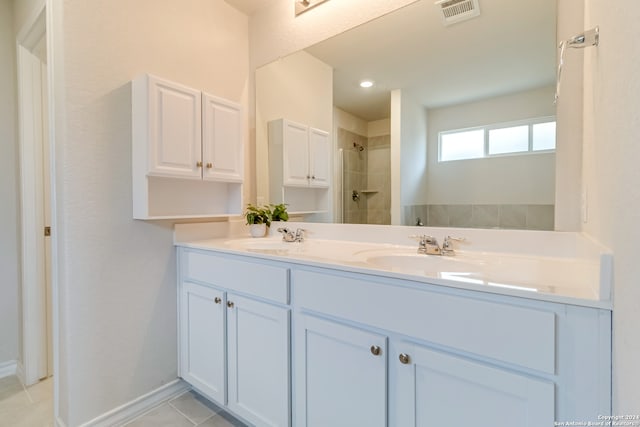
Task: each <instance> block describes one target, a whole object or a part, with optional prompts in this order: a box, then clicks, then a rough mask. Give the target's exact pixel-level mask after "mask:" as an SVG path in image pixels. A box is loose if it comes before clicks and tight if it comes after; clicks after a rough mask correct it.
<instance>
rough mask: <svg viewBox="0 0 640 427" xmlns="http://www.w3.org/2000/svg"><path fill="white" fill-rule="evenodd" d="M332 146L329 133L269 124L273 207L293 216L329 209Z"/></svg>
mask: <svg viewBox="0 0 640 427" xmlns="http://www.w3.org/2000/svg"><path fill="white" fill-rule="evenodd" d="M330 155H331V143H330V139H329V133H328V132H325V131H323V130H320V129H315V128H311V127H309V126H307V125H304V124H300V123H295V122H292V121H290V120H286V119H279V120H273V121H270V122H269V191H270V202H271V203H287V204H288V205H289V210H290V211H294V212H324V211H326V210H327V209H328V200H329V197H328V196H329V191H328V189H329V186H330V172H331V164H330Z"/></svg>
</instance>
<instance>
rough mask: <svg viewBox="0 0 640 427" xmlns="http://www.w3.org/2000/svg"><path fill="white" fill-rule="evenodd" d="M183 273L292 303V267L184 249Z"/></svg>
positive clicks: (184, 275) (201, 280)
mask: <svg viewBox="0 0 640 427" xmlns="http://www.w3.org/2000/svg"><path fill="white" fill-rule="evenodd" d="M182 277H183V279H186V280H194V281H197V282H201V283H208V284H211V285H214V286H219V287H223V288H226V289H229V290H233V291H237V292H242V293H246V294H249V295H253V296H257V297H262V298H266V299H270V300H273V301H276V302H279V303H282V304H288V303H289V269H287V268H285V267H280V266H274V265H267V264H261V263H260V262H255V261H254V262H249V261H244V260H242V259H240V258H238V257H233V256H230V257H229V256H220V255H214V254H211V253H208V252H204V251H203V252H201V251H196V250H184V251H183V255H182Z"/></svg>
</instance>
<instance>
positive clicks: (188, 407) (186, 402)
mask: <svg viewBox="0 0 640 427" xmlns="http://www.w3.org/2000/svg"><path fill="white" fill-rule="evenodd" d="M201 399H202V398H201V397H199V396H198V395H197V394H195V393H194V392H191V391H188V392H186V393H184V394H181V395H180V396H178V397H176V398H175V399H173V400H171V401H170V402H169V405H171V406H173V407H174V408H175V409H177V410H178V412H181V413H182V414H183V415H185V416H186V417H187V418H189V419H190V420H191V421H193V422H194V423H195V424H199V423H201V422H203V421H204V420H206V419H207V418H210V417H211V416H212V415H214V414H215V413H216V412H217V411H216V410H213V409H212V408H208V407H207V406H206V405H205V404H204V402H202V401H201Z"/></svg>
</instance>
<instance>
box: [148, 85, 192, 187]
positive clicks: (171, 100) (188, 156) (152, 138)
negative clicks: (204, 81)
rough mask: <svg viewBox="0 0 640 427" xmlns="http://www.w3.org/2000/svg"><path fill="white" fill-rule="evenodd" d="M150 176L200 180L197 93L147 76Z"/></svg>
mask: <svg viewBox="0 0 640 427" xmlns="http://www.w3.org/2000/svg"><path fill="white" fill-rule="evenodd" d="M148 85H149V86H148V90H149V92H148V93H149V103H148V108H149V111H148V112H147V114H148V118H149V129H148V131H149V172H148V173H149V175H157V176H168V177H182V178H194V179H200V178H201V176H202V172H201V165H202V151H201V147H202V135H201V116H202V106H201V105H202V102H201V95H200V91H197V90H194V89H191V88H188V87H186V86H182V85H179V84H176V83H172V82H168V81H166V80H162V79H159V78H157V77H153V76H149V80H148Z"/></svg>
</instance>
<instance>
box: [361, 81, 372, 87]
mask: <svg viewBox="0 0 640 427" xmlns="http://www.w3.org/2000/svg"><path fill="white" fill-rule="evenodd" d="M371 86H373V82H372V81H371V80H363V81H361V82H360V87H371Z"/></svg>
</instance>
